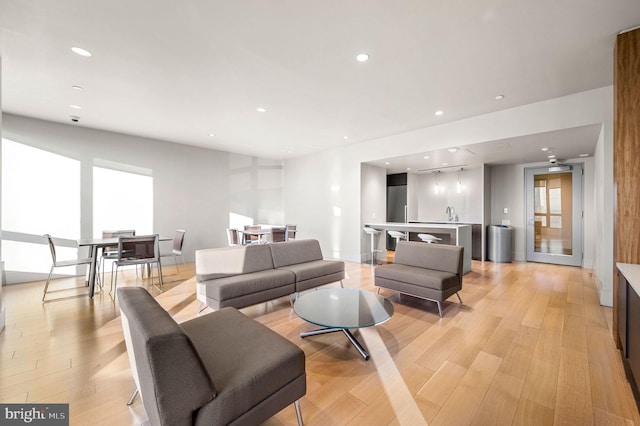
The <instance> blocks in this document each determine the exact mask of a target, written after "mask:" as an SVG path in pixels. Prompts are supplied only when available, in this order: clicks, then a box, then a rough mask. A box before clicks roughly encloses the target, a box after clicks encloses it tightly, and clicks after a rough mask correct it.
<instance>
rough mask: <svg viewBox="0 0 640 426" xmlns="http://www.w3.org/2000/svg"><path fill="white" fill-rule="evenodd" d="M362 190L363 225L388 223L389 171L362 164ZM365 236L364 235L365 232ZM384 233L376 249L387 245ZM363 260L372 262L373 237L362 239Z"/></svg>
mask: <svg viewBox="0 0 640 426" xmlns="http://www.w3.org/2000/svg"><path fill="white" fill-rule="evenodd" d="M361 173H362V178H361V182H362V189H361V191H360V193H361V197H362V200H361V203H360V205H361V206H362V210H361V213H362V217H361V225H364V224H365V223H372V222H386V220H387V217H386V216H387V198H386V197H387V171H386V170H385V169H383V168H381V167H375V166H371V165H368V164H362V172H361ZM362 232H363V235H364V231H362ZM384 235H385V234H384V233H381V234H380V236H379V237H378V240H377V241H376V242H375V244H376V247H378V248H382V247H385V245H386V238H384ZM361 241H362V247H361V249H360V250H361V253H362V254H361V259H362V261H365V260H371V237H370V236H368V235H366V236H365V237H363V238H362V240H361Z"/></svg>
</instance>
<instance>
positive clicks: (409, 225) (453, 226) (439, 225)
mask: <svg viewBox="0 0 640 426" xmlns="http://www.w3.org/2000/svg"><path fill="white" fill-rule="evenodd" d="M364 226H368V227H369V228H376V227H380V228H384V227H390V226H393V227H403V228H424V229H434V228H439V229H458V228H462V227H465V226H471V225H465V224H463V223H457V222H456V223H404V222H384V223H365V224H364Z"/></svg>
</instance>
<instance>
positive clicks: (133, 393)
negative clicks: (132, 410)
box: [127, 388, 138, 405]
mask: <svg viewBox="0 0 640 426" xmlns="http://www.w3.org/2000/svg"><path fill="white" fill-rule="evenodd" d="M136 396H138V388H135V389H134V390H133V392H131V396H130V397H129V400H128V401H127V405H131V404H133V400H134V399H136Z"/></svg>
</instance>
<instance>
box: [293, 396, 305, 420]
mask: <svg viewBox="0 0 640 426" xmlns="http://www.w3.org/2000/svg"><path fill="white" fill-rule="evenodd" d="M293 406H294V407H295V409H296V418H297V419H298V426H302V424H303V423H302V412H301V411H300V401H299V400H296V401H295V402H294V403H293Z"/></svg>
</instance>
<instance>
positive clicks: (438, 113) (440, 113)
mask: <svg viewBox="0 0 640 426" xmlns="http://www.w3.org/2000/svg"><path fill="white" fill-rule="evenodd" d="M442 114H444V111H440V110H438V111H436V115H437V116H438V117H439V116H441V115H442Z"/></svg>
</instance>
